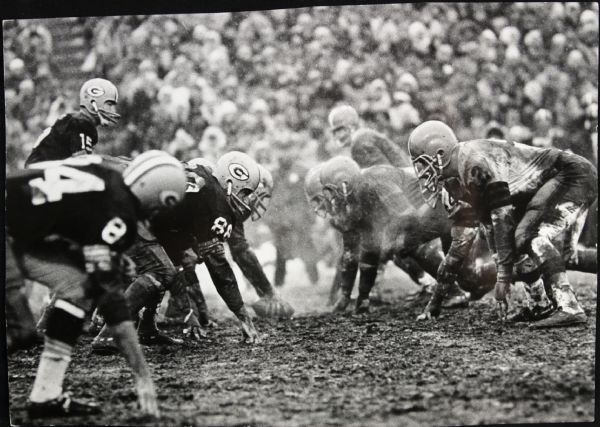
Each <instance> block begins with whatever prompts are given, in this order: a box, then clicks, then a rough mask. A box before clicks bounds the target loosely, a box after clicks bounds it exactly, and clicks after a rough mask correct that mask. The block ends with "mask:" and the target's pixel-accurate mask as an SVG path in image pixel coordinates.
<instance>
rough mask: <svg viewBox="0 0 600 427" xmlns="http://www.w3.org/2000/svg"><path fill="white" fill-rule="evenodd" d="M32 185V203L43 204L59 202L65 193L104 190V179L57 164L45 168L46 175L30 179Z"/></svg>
mask: <svg viewBox="0 0 600 427" xmlns="http://www.w3.org/2000/svg"><path fill="white" fill-rule="evenodd" d="M29 186H30V187H31V203H32V204H33V205H43V204H44V203H52V202H58V201H59V200H61V199H62V197H63V194H69V193H70V194H73V193H87V192H90V191H104V189H105V183H104V180H103V179H101V178H99V177H97V176H95V175H92V174H91V173H87V172H83V171H80V170H77V169H74V168H70V167H68V166H56V167H51V168H48V169H45V170H44V177H43V178H42V177H39V178H35V179H32V180H31V181H29Z"/></svg>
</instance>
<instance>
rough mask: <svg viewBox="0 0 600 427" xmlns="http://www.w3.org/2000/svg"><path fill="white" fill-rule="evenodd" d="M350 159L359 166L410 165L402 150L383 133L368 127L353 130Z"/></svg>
mask: <svg viewBox="0 0 600 427" xmlns="http://www.w3.org/2000/svg"><path fill="white" fill-rule="evenodd" d="M351 144H352V145H351V153H352V159H354V161H355V162H356V163H358V165H359V166H360V167H361V168H368V167H370V166H374V165H387V164H389V165H392V166H396V167H405V166H408V165H410V162H409V160H408V157H407V156H406V154H404V152H403V151H402V150H401V149H400V148H399V147H398V146H397V145H395V144H394V143H393V142H392V141H390V140H389V139H387V138H386V137H385V135H383V134H381V133H379V132H376V131H374V130H373V129H369V128H362V129H359V130H357V131H356V132H354V134H353V135H352V143H351Z"/></svg>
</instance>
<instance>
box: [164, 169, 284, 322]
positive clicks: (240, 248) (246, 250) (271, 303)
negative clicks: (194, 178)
mask: <svg viewBox="0 0 600 427" xmlns="http://www.w3.org/2000/svg"><path fill="white" fill-rule="evenodd" d="M187 165H188V166H195V165H202V166H204V167H206V168H207V169H209V170H211V171H213V170H214V169H215V166H214V165H213V164H212V163H211V162H209V161H207V160H206V159H203V158H197V159H193V160H190V161H188V162H187ZM258 167H259V170H260V184H259V186H258V189H257V190H256V191H255V193H254V194H255V197H254V198H253V199H252V200H250V201H249V205H250V207H251V208H252V210H251V212H247V214H246V215H245V216H244V217H239V218H236V222H235V224H234V226H233V229H232V231H231V236H230V238H229V240H227V244H228V245H229V249H230V251H231V256H232V258H233V260H234V261H235V262H236V263H237V264H238V266H239V267H240V270H242V273H243V274H244V276H246V278H247V279H248V281H249V282H250V284H251V285H252V286H253V287H254V289H255V290H256V293H257V294H258V296H259V298H260V299H259V300H258V301H257V302H255V303H254V304H253V305H252V307H253V308H254V311H255V312H256V314H257V315H258V316H261V317H271V318H275V319H280V318H289V317H291V316H292V314H293V313H294V309H293V308H292V307H291V306H290V305H289V304H288V303H286V302H285V301H283V300H282V299H281V297H279V296H278V295H277V292H276V291H275V289H274V288H273V286H272V285H271V283H270V282H269V279H267V276H266V275H265V273H264V271H263V269H262V266H261V265H260V262H259V261H258V259H257V258H256V254H255V253H254V251H253V250H252V249H251V248H250V245H249V244H248V242H247V240H246V236H245V232H244V222H245V221H247V220H248V219H250V218H251V219H252V221H256V220H258V219H260V218H261V217H262V215H264V213H265V212H266V210H267V208H268V206H269V201H270V199H271V194H272V190H273V178H272V176H271V173H270V172H269V171H268V170H267V169H265V168H264V167H263V166H261V165H258ZM190 278H191V279H193V280H194V281H195V282H194V284H193V286H192V288H191V289H193V291H192V299H193V300H194V301H195V302H196V304H197V305H198V306H199V310H198V311H199V312H200V313H202V314H201V318H200V323H201V324H202V325H203V326H206V325H207V324H208V316H207V313H206V302H205V300H204V296H203V295H202V291H201V289H200V286H199V283H197V278H196V276H195V273H194V275H193V276H192V275H191V274H190ZM174 303H175V304H173V305H175V306H176V305H177V301H174ZM173 305H171V306H170V307H172V306H173ZM177 311H181V310H180V309H179V310H178V309H173V310H171V312H175V313H176V312H177ZM182 314H183V313H182Z"/></svg>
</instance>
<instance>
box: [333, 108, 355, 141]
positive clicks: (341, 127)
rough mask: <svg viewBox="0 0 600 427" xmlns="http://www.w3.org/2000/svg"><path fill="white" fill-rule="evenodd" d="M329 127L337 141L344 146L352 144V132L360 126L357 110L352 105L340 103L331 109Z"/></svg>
mask: <svg viewBox="0 0 600 427" xmlns="http://www.w3.org/2000/svg"><path fill="white" fill-rule="evenodd" d="M328 121H329V128H330V129H331V132H332V133H333V137H334V138H335V141H336V142H337V143H338V144H339V145H340V146H342V147H344V146H347V145H349V144H350V141H351V136H352V132H354V131H355V130H356V129H358V128H359V126H360V119H359V117H358V113H357V112H356V110H355V109H354V108H353V107H351V106H350V105H340V106H338V107H335V108H334V109H333V110H331V111H330V113H329V117H328Z"/></svg>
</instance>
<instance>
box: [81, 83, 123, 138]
mask: <svg viewBox="0 0 600 427" xmlns="http://www.w3.org/2000/svg"><path fill="white" fill-rule="evenodd" d="M118 102H119V91H118V90H117V87H116V86H115V85H114V84H112V83H111V82H109V81H108V80H105V79H91V80H88V81H87V82H85V83H84V84H83V85H82V86H81V89H80V91H79V106H80V107H82V108H85V109H86V110H87V111H88V112H89V113H90V114H92V115H93V116H96V117H98V119H99V120H100V124H101V125H102V126H107V125H109V124H115V123H117V120H118V119H119V117H121V116H120V115H119V114H117V113H116V111H115V107H116V105H117V103H118Z"/></svg>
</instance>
